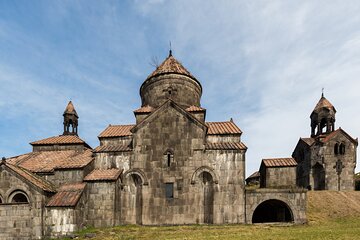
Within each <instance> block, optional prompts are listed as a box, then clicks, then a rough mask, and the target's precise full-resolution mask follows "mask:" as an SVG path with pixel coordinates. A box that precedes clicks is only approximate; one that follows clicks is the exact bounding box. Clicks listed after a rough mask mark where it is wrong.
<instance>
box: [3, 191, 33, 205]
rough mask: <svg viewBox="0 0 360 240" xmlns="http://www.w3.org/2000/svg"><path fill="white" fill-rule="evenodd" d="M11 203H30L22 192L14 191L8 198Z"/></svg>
mask: <svg viewBox="0 0 360 240" xmlns="http://www.w3.org/2000/svg"><path fill="white" fill-rule="evenodd" d="M8 201H9V203H30V200H29V197H28V195H27V194H26V193H25V192H24V191H22V190H15V191H13V192H12V193H11V194H10V195H9V197H8Z"/></svg>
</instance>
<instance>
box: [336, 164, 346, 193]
mask: <svg viewBox="0 0 360 240" xmlns="http://www.w3.org/2000/svg"><path fill="white" fill-rule="evenodd" d="M344 167H345V166H344V165H343V164H342V162H341V161H340V159H338V160H337V161H336V164H335V166H334V168H335V169H336V173H337V175H338V191H340V189H341V188H340V183H341V181H340V174H341V172H342V169H343V168H344Z"/></svg>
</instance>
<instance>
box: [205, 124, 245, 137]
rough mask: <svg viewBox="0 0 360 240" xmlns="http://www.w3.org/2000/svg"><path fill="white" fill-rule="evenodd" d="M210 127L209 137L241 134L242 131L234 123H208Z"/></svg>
mask: <svg viewBox="0 0 360 240" xmlns="http://www.w3.org/2000/svg"><path fill="white" fill-rule="evenodd" d="M206 125H207V126H208V127H209V129H208V132H207V134H208V135H227V134H241V133H242V131H241V130H240V128H239V127H238V126H236V124H235V123H234V122H233V121H226V122H207V123H206Z"/></svg>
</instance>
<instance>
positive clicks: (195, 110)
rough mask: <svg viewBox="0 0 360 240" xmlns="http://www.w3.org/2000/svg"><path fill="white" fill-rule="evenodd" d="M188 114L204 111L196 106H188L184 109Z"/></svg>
mask: <svg viewBox="0 0 360 240" xmlns="http://www.w3.org/2000/svg"><path fill="white" fill-rule="evenodd" d="M185 110H186V111H188V112H205V111H206V109H205V108H202V107H198V106H190V107H188V108H186V109H185Z"/></svg>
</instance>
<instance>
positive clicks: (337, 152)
mask: <svg viewBox="0 0 360 240" xmlns="http://www.w3.org/2000/svg"><path fill="white" fill-rule="evenodd" d="M334 153H335V155H338V154H339V144H338V143H335V146H334Z"/></svg>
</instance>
